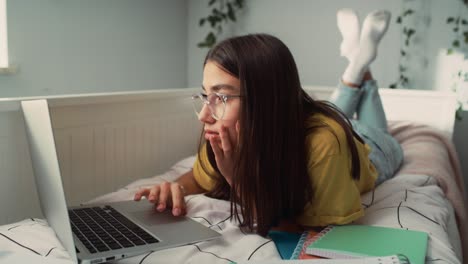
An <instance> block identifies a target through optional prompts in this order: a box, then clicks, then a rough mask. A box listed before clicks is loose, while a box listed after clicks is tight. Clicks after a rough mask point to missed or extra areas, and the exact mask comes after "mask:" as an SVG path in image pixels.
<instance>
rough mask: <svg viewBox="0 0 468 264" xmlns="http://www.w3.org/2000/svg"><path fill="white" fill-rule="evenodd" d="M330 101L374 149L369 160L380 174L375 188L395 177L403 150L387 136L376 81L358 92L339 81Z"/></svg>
mask: <svg viewBox="0 0 468 264" xmlns="http://www.w3.org/2000/svg"><path fill="white" fill-rule="evenodd" d="M330 102H332V103H333V104H335V105H336V106H337V107H338V108H339V109H340V110H341V111H342V112H343V113H344V114H345V115H346V116H347V117H348V118H349V119H350V120H351V124H352V125H353V129H354V131H356V133H357V134H358V135H359V136H361V138H362V139H363V140H364V142H366V144H368V145H369V146H370V147H371V152H370V153H369V159H370V160H371V162H372V164H374V166H375V168H376V169H377V171H378V172H379V175H378V178H377V181H376V185H379V184H380V183H382V182H383V181H385V180H388V179H390V178H392V177H393V176H394V175H395V172H396V171H397V170H398V168H400V165H401V163H402V162H403V150H402V149H401V146H400V144H399V143H398V142H397V141H396V140H395V139H394V138H393V137H392V136H391V135H390V134H389V133H388V127H387V118H386V116H385V111H384V109H383V106H382V101H381V100H380V95H379V91H378V88H377V83H376V81H375V80H368V81H365V82H364V84H363V85H362V87H360V88H359V89H357V88H353V87H349V86H347V85H345V84H343V83H342V82H341V81H340V83H339V84H338V87H337V88H336V89H335V91H334V92H333V94H332V96H331V98H330ZM354 114H356V117H357V119H354Z"/></svg>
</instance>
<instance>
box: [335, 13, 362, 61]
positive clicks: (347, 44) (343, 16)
mask: <svg viewBox="0 0 468 264" xmlns="http://www.w3.org/2000/svg"><path fill="white" fill-rule="evenodd" d="M336 22H337V24H338V29H339V30H340V33H341V36H342V38H343V41H342V42H341V45H340V55H341V56H343V57H346V58H347V59H348V61H350V60H351V59H352V58H353V57H355V56H356V53H357V51H358V48H359V18H358V16H357V14H356V12H355V11H354V10H352V9H349V8H343V9H340V10H338V13H337V14H336Z"/></svg>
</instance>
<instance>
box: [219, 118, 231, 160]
mask: <svg viewBox="0 0 468 264" xmlns="http://www.w3.org/2000/svg"><path fill="white" fill-rule="evenodd" d="M219 136H220V138H221V146H222V148H223V153H224V156H225V157H226V158H230V157H231V151H232V144H231V140H230V139H229V132H228V129H227V128H226V127H225V126H221V132H220V133H219Z"/></svg>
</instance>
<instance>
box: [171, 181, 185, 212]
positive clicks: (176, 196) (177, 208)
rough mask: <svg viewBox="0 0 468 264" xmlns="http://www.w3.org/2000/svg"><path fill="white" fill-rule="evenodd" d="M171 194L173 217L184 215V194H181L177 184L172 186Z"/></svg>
mask: <svg viewBox="0 0 468 264" xmlns="http://www.w3.org/2000/svg"><path fill="white" fill-rule="evenodd" d="M171 193H172V214H173V215H175V216H179V215H182V214H185V200H184V194H183V193H182V190H181V188H180V185H179V184H177V183H174V184H172V185H171Z"/></svg>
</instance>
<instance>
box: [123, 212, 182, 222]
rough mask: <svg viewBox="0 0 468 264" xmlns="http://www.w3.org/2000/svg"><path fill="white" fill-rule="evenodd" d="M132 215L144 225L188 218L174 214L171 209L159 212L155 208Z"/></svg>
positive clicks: (131, 214) (180, 220)
mask: <svg viewBox="0 0 468 264" xmlns="http://www.w3.org/2000/svg"><path fill="white" fill-rule="evenodd" d="M129 215H130V216H132V217H135V218H136V219H138V221H140V222H141V223H143V224H144V225H150V226H151V225H163V224H171V223H176V222H182V221H184V220H185V219H186V218H185V217H183V216H173V215H172V213H171V211H170V210H166V211H165V212H162V213H160V212H157V211H155V210H150V211H148V210H145V211H138V212H132V213H129Z"/></svg>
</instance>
